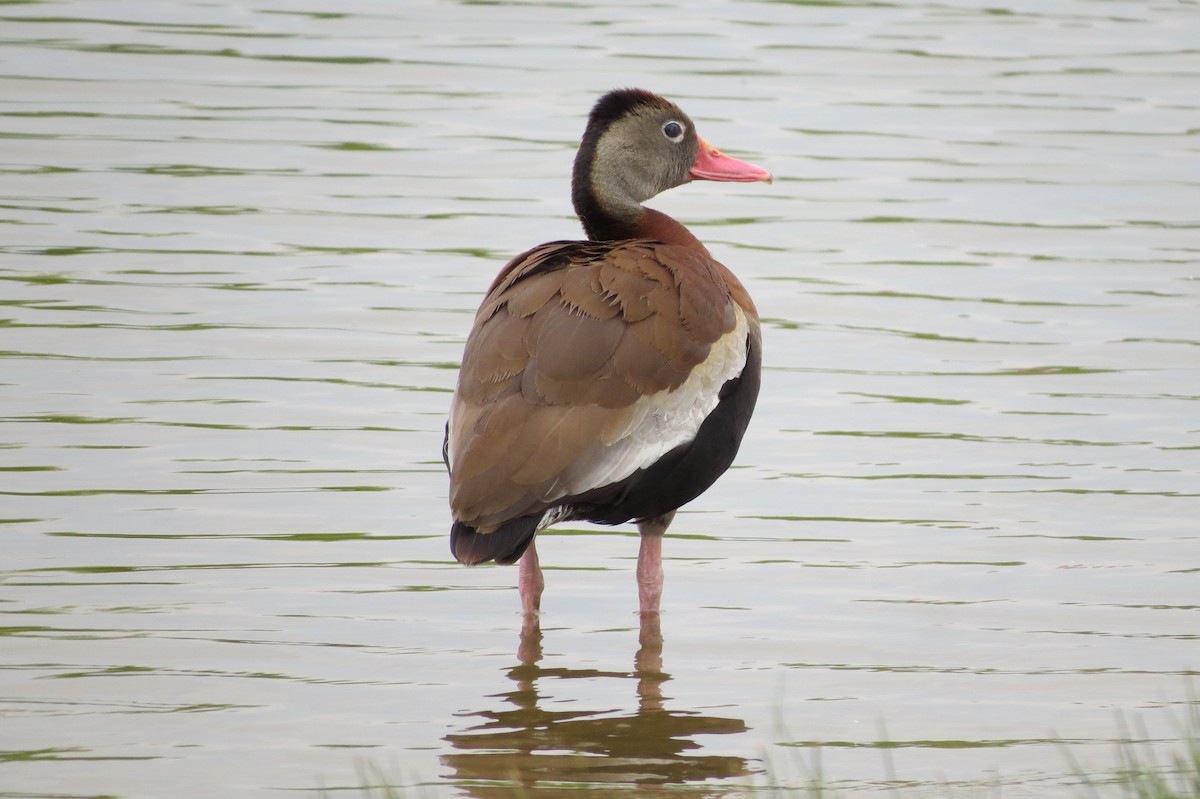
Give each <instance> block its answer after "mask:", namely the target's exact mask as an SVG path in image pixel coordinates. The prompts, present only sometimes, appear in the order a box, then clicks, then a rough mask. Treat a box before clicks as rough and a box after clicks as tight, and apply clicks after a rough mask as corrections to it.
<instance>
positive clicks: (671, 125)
mask: <svg viewBox="0 0 1200 799" xmlns="http://www.w3.org/2000/svg"><path fill="white" fill-rule="evenodd" d="M662 130H663V135H664V136H666V137H667V138H668V139H670V140H671V141H681V140H682V139H683V125H681V124H679V123H678V122H675V121H673V120H672V121H671V122H668V123H667V124H665V125H663V128H662Z"/></svg>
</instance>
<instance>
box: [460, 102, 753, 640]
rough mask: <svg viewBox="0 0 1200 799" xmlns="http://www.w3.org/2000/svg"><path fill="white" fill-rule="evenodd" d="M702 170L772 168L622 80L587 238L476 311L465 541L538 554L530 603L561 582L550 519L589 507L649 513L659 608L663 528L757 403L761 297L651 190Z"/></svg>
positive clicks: (581, 168)
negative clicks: (548, 563) (541, 539)
mask: <svg viewBox="0 0 1200 799" xmlns="http://www.w3.org/2000/svg"><path fill="white" fill-rule="evenodd" d="M695 180H711V181H721V182H734V183H739V182H741V183H748V182H756V181H764V182H767V183H769V182H771V174H770V173H769V172H768V171H766V170H765V169H762V168H761V167H758V166H755V165H754V164H751V163H748V162H746V161H741V160H738V159H736V158H733V157H731V156H728V155H726V154H724V153H722V152H721V151H719V150H718V149H716V148H715V147H713V146H712V145H710V144H708V143H707V142H706V141H705V140H704V139H703V138H701V137H700V135H699V134H698V133H697V132H696V126H695V125H694V124H693V122H692V120H691V119H690V118H689V117H688V115H687V114H686V113H684V112H683V110H682V109H681V108H680V107H679V106H678V105H676V104H675V103H673V102H671V101H669V100H667V99H665V98H663V97H661V96H659V95H657V94H654V93H652V92H649V91H646V90H644V89H636V88H628V89H617V90H614V91H610V92H608V93H607V94H605V95H603V96H602V97H600V98H599V100H597V101H596V103H595V105H594V106H593V107H592V109H591V112H590V114H589V116H588V120H587V125H586V129H585V131H584V134H583V137H582V140H581V142H580V146H579V149H578V151H577V153H576V157H575V162H574V169H573V172H572V178H571V199H572V203H573V205H574V209H575V213H576V214H577V215H578V217H579V220H580V222H581V223H582V225H583V230H584V232H585V233H586V235H587V238H586V239H583V240H569V241H551V242H548V243H546V244H541V245H538V246H536V247H533V248H532V249H530V250H527V251H526V252H523V253H521V254H520V255H517V256H516V257H515V258H513V259H512V260H511V261H509V262H508V264H507V265H506V266H504V268H503V269H501V270H500V273H499V274H498V275H497V276H496V278H495V280H494V281H493V282H492V284H491V286H490V288H489V289H488V290H487V293H486V294H485V295H484V298H483V301H482V303H481V304H480V306H479V310H478V312H477V313H476V314H475V320H474V325H473V327H472V328H471V330H470V332H469V334H468V335H467V339H466V345H465V349H464V351H463V357H462V365H461V368H460V370H459V375H458V383H457V387H456V389H455V392H454V397H453V399H452V401H451V405H450V410H449V418H448V421H447V423H446V433H445V439H444V442H443V447H442V453H443V459H444V460H445V463H446V467H447V470H448V472H449V477H450V486H449V504H450V510H451V515H452V523H451V530H450V549H451V552H452V553H453V555H454V557H455V559H456V560H457V561H459V562H460V563H463V564H466V565H476V564H480V563H486V562H490V561H494V562H496V563H499V564H513V563H517V564H519V565H518V580H517V582H518V589H519V594H520V598H521V610H522V613H524V614H526V616H529V615H531V614H538V613H539V611H540V609H541V599H542V593H543V591H544V588H545V581H544V578H543V576H542V572H541V566H540V563H539V560H538V555H537V549H536V545H535V538H536V535H537V533H538V532H539V531H541V530H543V529H545V528H547V527H549V526H551V525H553V524H558V523H561V522H570V521H586V522H592V523H597V524H601V525H616V524H624V523H626V522H631V521H632V522H634V523H635V524H636V525H637V529H638V532H639V534H640V547H639V550H638V560H637V567H636V578H637V585H638V608H639V612H640V613H642V614H657V613H658V612H659V610H660V606H661V600H662V592H663V566H662V542H663V536H664V534H665V533H666V531H667V528H668V526H669V525H670V524H671V522H672V520H673V519H674V517H675V512H676V510H678V509H679V508H680V507H682V506H683V505H686V504H687V503H689V502H691V501H692V500H694V499H695V498H696V497H698V496H700V494H702V493H703V492H704V491H706V490H707V489H708V488H709V487H710V486H712V485H713V483H714V482H716V480H717V478H719V477H720V476H721V475H722V474H723V473H724V472H725V471H726V470H727V469H728V468H729V467H730V465H731V464H732V463H733V461H734V458H735V457H736V455H737V452H738V448H739V447H740V445H741V442H742V438H743V436H744V434H745V432H746V428H747V425H748V424H749V422H750V417H751V415H752V414H753V412H754V406H755V403H756V401H757V398H758V393H759V386H760V382H761V381H760V372H761V364H762V354H761V349H762V332H761V325H760V321H759V316H758V311H757V310H756V309H755V306H754V302H753V301H752V300H751V298H750V295H749V293H748V292H747V291H746V288H745V287H744V286H743V285H742V283H741V282H740V281H739V280H738V278H737V277H736V276H735V275H734V274H733V272H731V271H730V270H729V269H728V268H726V267H725V266H724V265H723V264H721V263H720V262H719V261H717V259H716V258H714V257H713V256H712V253H710V252H709V251H708V249H707V248H706V247H705V246H704V244H702V243H701V242H700V240H699V239H698V238H697V237H696V236H695V235H694V234H693V233H692V232H691V231H690V230H688V229H687V227H685V226H684V225H683V224H682V223H680V222H678V221H676V220H675V219H673V218H671V217H670V216H668V215H667V214H664V213H662V212H660V211H657V210H654V209H651V208H647V207H645V206H644V205H643V203H644V202H645V201H646V200H648V199H650V198H652V197H654V196H655V195H657V194H660V193H661V192H664V191H666V190H668V189H672V188H675V187H678V186H681V185H683V184H685V183H688V182H691V181H695Z"/></svg>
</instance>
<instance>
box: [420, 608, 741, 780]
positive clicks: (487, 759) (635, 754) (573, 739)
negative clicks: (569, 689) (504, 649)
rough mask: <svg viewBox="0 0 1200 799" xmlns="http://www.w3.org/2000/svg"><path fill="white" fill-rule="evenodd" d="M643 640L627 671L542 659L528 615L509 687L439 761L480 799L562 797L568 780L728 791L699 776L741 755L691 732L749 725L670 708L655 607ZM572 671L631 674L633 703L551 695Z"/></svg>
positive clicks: (722, 776)
mask: <svg viewBox="0 0 1200 799" xmlns="http://www.w3.org/2000/svg"><path fill="white" fill-rule="evenodd" d="M639 644H640V647H639V649H638V652H637V654H636V655H635V656H634V669H633V672H632V673H630V672H620V671H601V670H597V669H571V668H548V667H543V666H542V665H540V663H541V660H542V631H541V627H540V625H539V624H538V621H537V617H536V616H533V615H530V616H527V617H526V621H525V624H524V626H523V627H522V629H521V641H520V646H519V648H518V650H517V659H518V664H517V665H516V666H513V667H512V668H511V669H509V671H508V677H509V679H511V680H512V681H513V683H514V685H513V686H512V690H510V691H507V692H505V693H502V694H498V695H496V698H497V699H500V700H502V702H503V704H502V705H501V707H499V708H497V709H494V710H480V711H477V712H474V713H470V714H467V715H469V717H471V718H475V719H478V720H479V722H478V723H477V724H474V725H473V726H470V727H468V728H467V729H465V730H464V731H462V732H458V733H453V734H451V735H448V736H446V740H447V741H449V742H450V744H451V745H452V746H453V747H454V749H455V750H457V751H455V752H454V753H453V754H448V755H444V756H443V757H442V762H443V763H445V764H446V765H447V766H449V767H450V768H452V769H453V770H454V777H455V778H456V781H457V782H458V784H459V786H460V787H461V788H462V789H463V790H465V791H466V793H467V795H469V796H472V797H479V799H500V798H501V797H508V796H514V795H516V796H522V797H524V796H531V797H532V796H550V795H554V796H561V795H562V793H563V790H564V787H571V788H578V787H582V786H586V787H588V788H589V789H590V790H589V791H588V794H587V795H588V796H589V797H609V796H613V797H615V796H617V795H618V794H620V795H622V796H623V795H625V794H627V792H628V791H629V790H630V788H638V789H641V792H642V795H643V796H655V795H657V794H658V791H656V790H655V789H656V788H660V787H661V788H664V789H666V788H670V789H671V790H670V794H671V796H674V797H678V796H679V795H680V794H679V787H680V786H683V785H686V784H693V785H694V786H695V789H694V790H691V791H687V794H686V795H688V796H701V797H705V796H708V797H716V796H725V795H728V793H729V787H728V785H726V786H724V787H722V786H719V785H711V784H708V785H700V784H699V783H704V782H706V781H711V780H726V779H729V778H731V777H738V776H743V775H746V774H748V773H749V770H748V768H747V762H746V761H745V760H744V759H743V758H740V757H732V756H720V755H701V754H699V753H698V752H697V751H696V750H699V749H700V746H701V745H700V744H698V743H696V741H695V740H693V739H694V737H695V736H698V735H722V734H731V733H741V732H745V731H746V723H745V722H744V721H742V720H740V719H732V718H721V717H718V716H705V715H701V714H699V713H697V712H694V711H678V710H677V711H671V710H669V709H668V708H667V706H666V705H667V702H668V701H669V697H664V696H663V692H662V688H663V684H664V683H666V682H667V681H668V680H670V679H671V677H670V675H668V674H666V673H665V672H664V671H663V656H662V650H663V637H662V628H661V620H660V617H659V614H657V613H643V614H642V616H641V625H640V632H639ZM574 679H582V680H588V681H592V682H593V683H595V682H596V681H600V680H614V681H616V680H630V679H633V680H636V697H637V699H636V708H635V709H632V710H624V711H622V710H621V709H619V707H616V708H614V707H604V708H602V709H596V708H593V709H586V708H580V707H579V706H578V705H579V703H576V702H571V703H566V704H564V703H563V702H561V700H556V699H555V697H554V696H553V694H552V687H553V685H554V682H553V681H554V680H574ZM548 684H549V685H548ZM615 687H619V686H615ZM609 695H613V696H617V695H619V694H618V692H616V691H613V692H609ZM547 706H550V707H570V708H572V709H554V710H551V709H548V707H547Z"/></svg>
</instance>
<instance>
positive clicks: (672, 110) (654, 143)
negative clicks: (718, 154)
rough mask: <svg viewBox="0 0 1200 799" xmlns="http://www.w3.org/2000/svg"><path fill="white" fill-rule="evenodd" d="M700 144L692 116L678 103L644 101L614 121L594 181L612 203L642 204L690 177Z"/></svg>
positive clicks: (601, 195)
mask: <svg viewBox="0 0 1200 799" xmlns="http://www.w3.org/2000/svg"><path fill="white" fill-rule="evenodd" d="M698 151H699V144H698V142H697V139H696V130H695V127H694V126H693V125H692V120H691V119H689V118H688V116H687V114H685V113H683V111H681V110H680V109H679V108H677V107H676V106H674V105H671V106H649V105H643V106H638V107H637V108H635V109H633V110H632V111H631V112H630V113H628V114H626V115H625V116H623V117H621V118H620V119H618V120H617V121H615V122H613V123H612V125H610V126H609V128H608V130H607V131H605V133H604V135H603V136H601V137H600V141H599V142H598V143H597V146H596V158H595V161H594V162H593V164H592V186H593V188H594V190H595V192H596V196H597V198H598V199H599V200H600V202H601V204H602V205H604V206H606V207H611V208H627V207H629V206H630V205H640V204H641V203H642V202H643V201H644V200H648V199H650V198H651V197H653V196H654V195H656V194H658V193H660V192H663V191H666V190H667V189H670V188H672V187H674V186H678V185H680V184H682V183H686V182H687V180H688V170H689V169H690V168H691V166H692V164H693V163H694V162H695V160H696V153H697V152H698Z"/></svg>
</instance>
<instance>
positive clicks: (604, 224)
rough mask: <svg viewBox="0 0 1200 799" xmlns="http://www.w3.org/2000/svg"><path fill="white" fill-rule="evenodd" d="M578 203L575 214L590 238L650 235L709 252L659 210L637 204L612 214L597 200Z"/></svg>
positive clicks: (657, 238) (628, 237)
mask: <svg viewBox="0 0 1200 799" xmlns="http://www.w3.org/2000/svg"><path fill="white" fill-rule="evenodd" d="M579 205H580V204H578V203H577V205H576V209H575V210H576V212H577V213H578V214H579V221H580V222H582V223H583V229H584V231H585V232H586V233H587V236H588V238H589V239H591V240H592V241H621V240H623V239H653V240H655V241H663V242H666V243H667V244H674V245H675V246H677V247H686V248H687V249H689V250H694V251H695V252H698V253H701V254H703V255H708V254H709V252H708V250H707V249H706V248H705V246H704V245H703V244H701V243H700V240H699V239H698V238H696V237H695V236H694V235H692V231H690V230H688V229H687V228H686V227H684V226H683V225H682V224H681V223H679V222H677V221H675V220H674V219H672V218H671V217H669V216H667V215H666V214H664V213H663V212H661V211H655V210H654V209H653V208H646V207H645V206H641V205H639V206H637V207H636V209H633V210H632V213H629V214H626V215H623V216H622V217H616V216H613V215H611V214H607V213H605V212H604V210H603V209H602V208H601V207H600V206H599V204H598V203H595V204H587V203H585V204H583V207H582V208H580V207H579ZM589 205H590V206H591V207H589Z"/></svg>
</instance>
